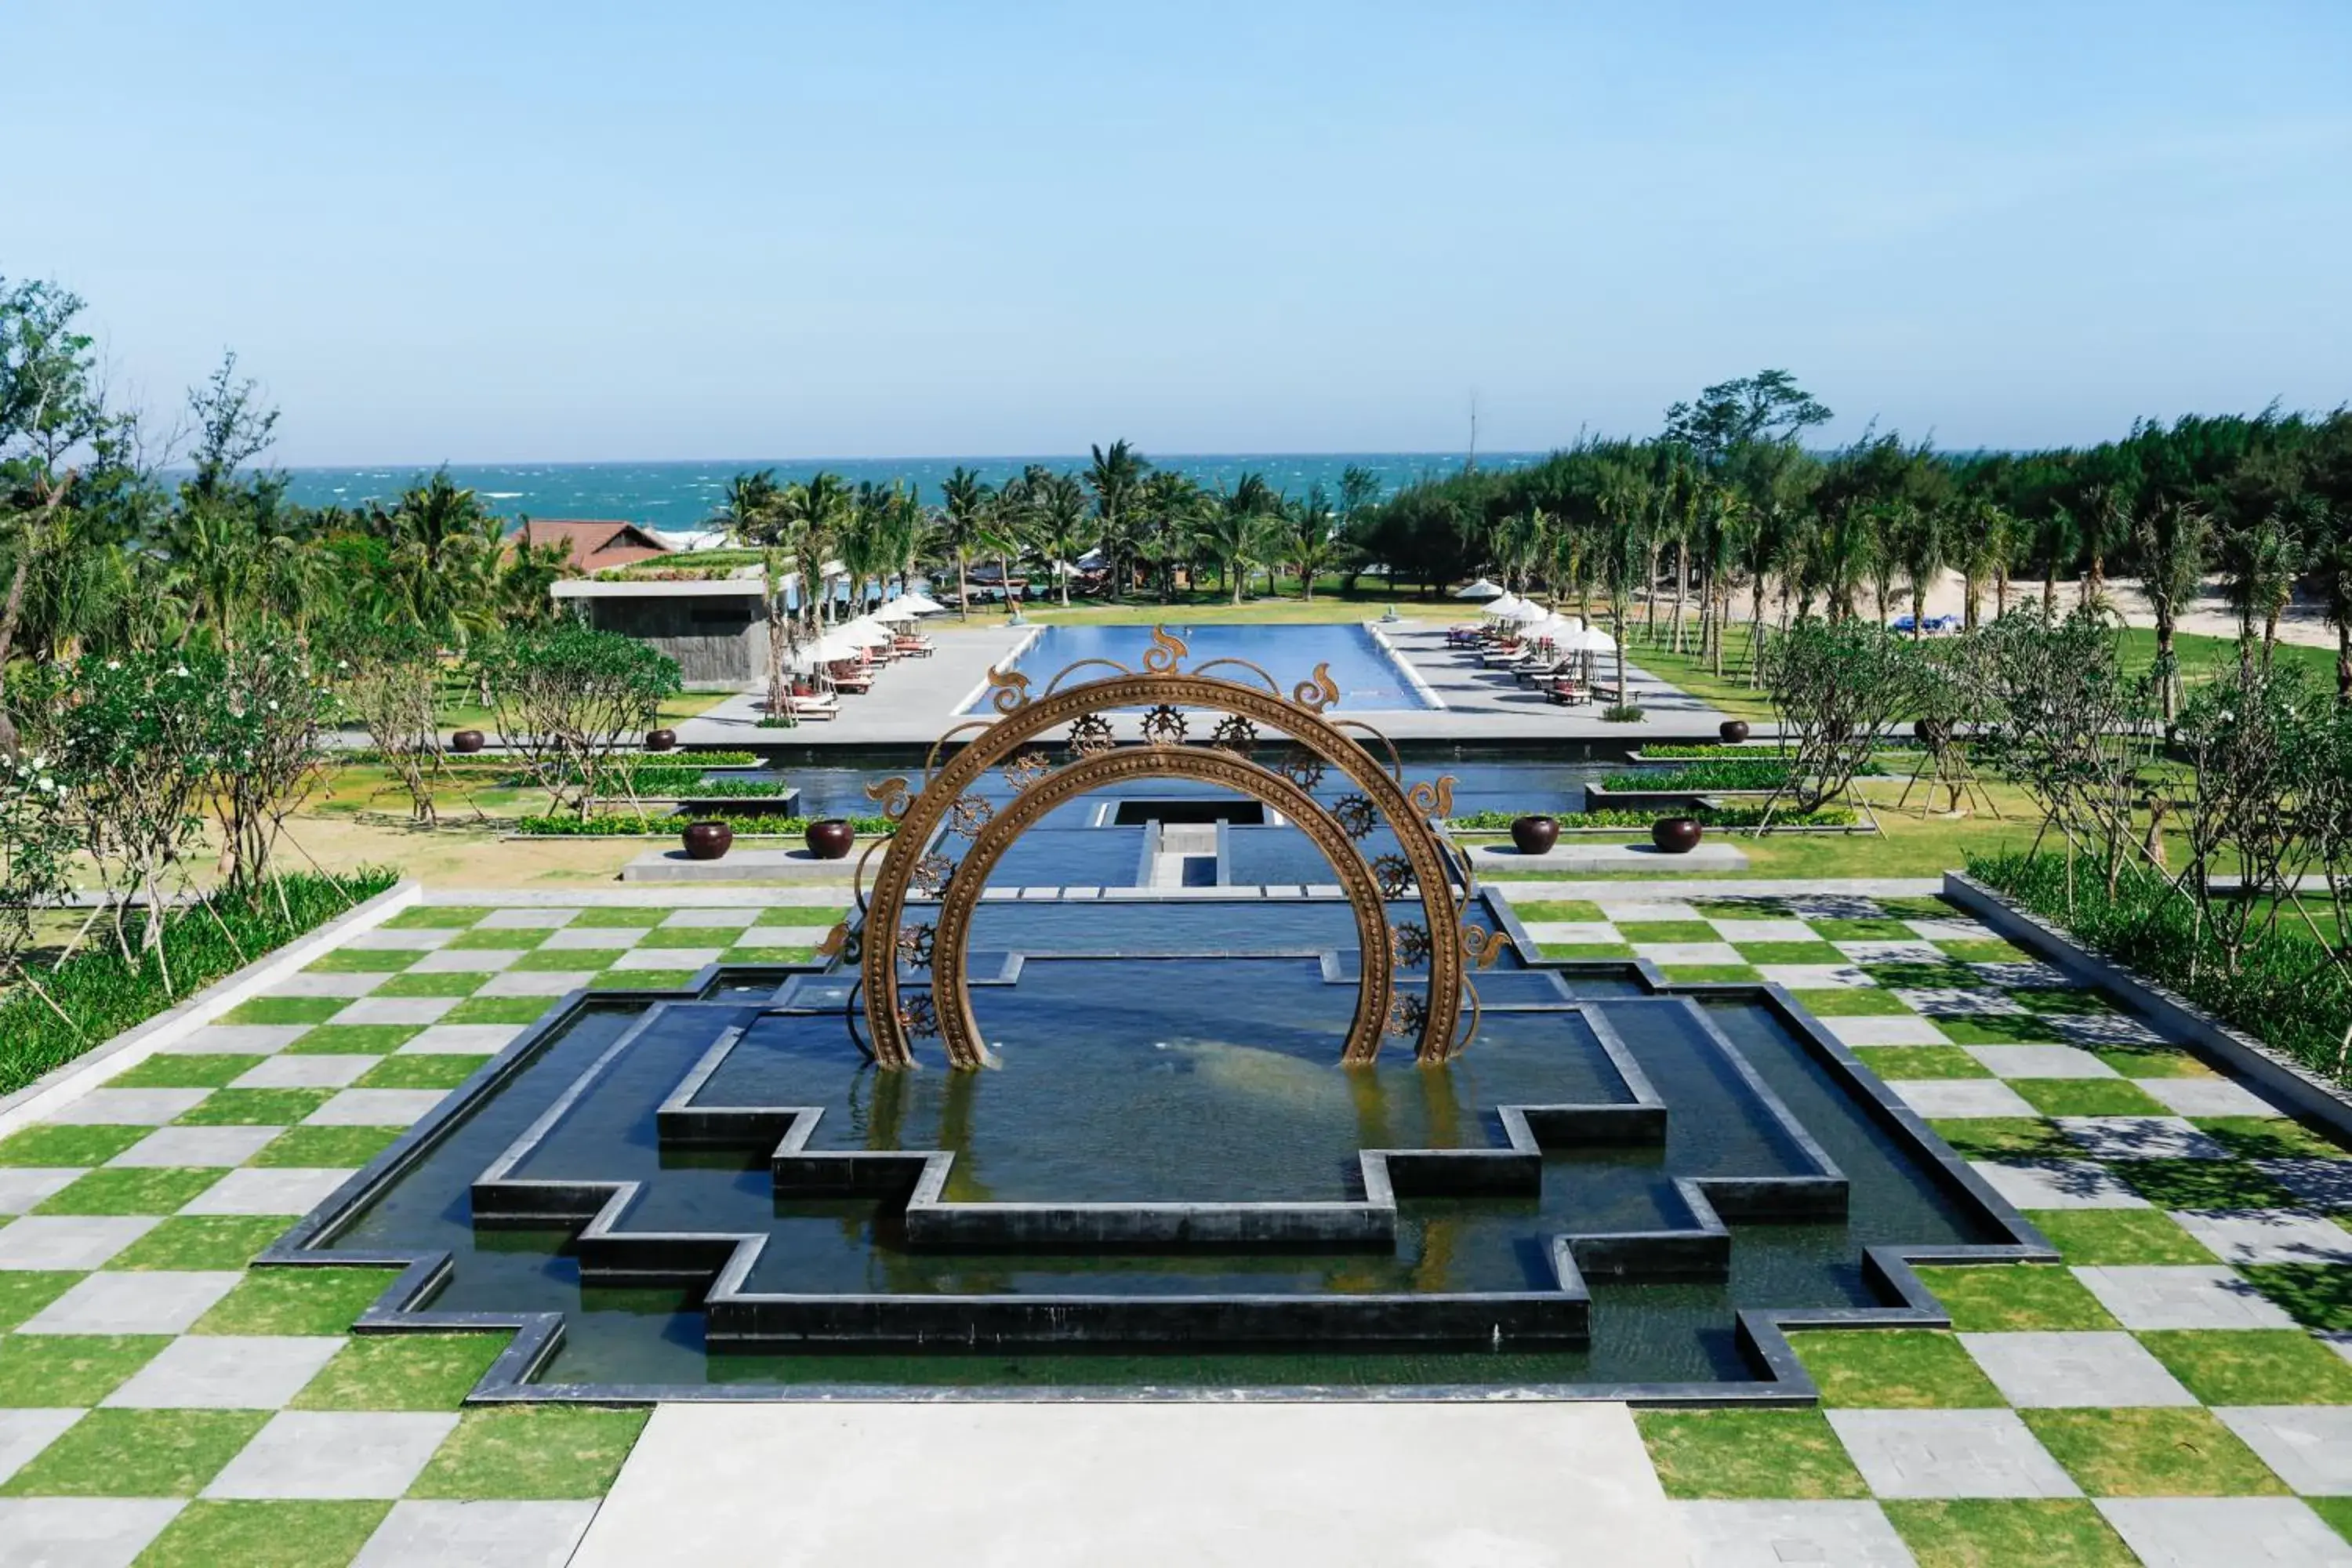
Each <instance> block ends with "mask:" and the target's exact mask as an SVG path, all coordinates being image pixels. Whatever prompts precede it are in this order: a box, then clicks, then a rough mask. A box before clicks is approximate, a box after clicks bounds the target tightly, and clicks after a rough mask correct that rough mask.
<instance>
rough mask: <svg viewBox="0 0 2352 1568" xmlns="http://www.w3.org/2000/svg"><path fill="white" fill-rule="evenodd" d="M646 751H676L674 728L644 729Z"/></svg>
mask: <svg viewBox="0 0 2352 1568" xmlns="http://www.w3.org/2000/svg"><path fill="white" fill-rule="evenodd" d="M646 751H648V752H675V751H677V731H675V730H648V731H646Z"/></svg>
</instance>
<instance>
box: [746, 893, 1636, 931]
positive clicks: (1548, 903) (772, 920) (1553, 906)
mask: <svg viewBox="0 0 2352 1568" xmlns="http://www.w3.org/2000/svg"><path fill="white" fill-rule="evenodd" d="M1510 905H1511V912H1512V913H1513V914H1515V915H1517V916H1518V917H1519V919H1520V920H1521V921H1581V922H1583V923H1585V924H1591V923H1594V922H1596V921H1601V920H1605V919H1606V918H1607V917H1606V916H1604V915H1603V914H1601V906H1600V905H1599V904H1596V903H1593V902H1591V900H1585V899H1526V900H1520V899H1513V900H1510ZM841 913H842V911H839V910H831V911H826V912H825V923H827V924H830V923H831V922H832V921H835V920H838V919H839V918H840V916H841ZM787 921H791V922H792V923H795V924H798V923H808V924H814V923H816V922H815V921H807V922H801V921H799V920H798V918H797V916H796V915H795V914H794V912H793V910H792V909H791V908H789V907H788V908H783V909H773V910H762V911H761V914H760V923H761V925H782V924H785V923H786V922H787Z"/></svg>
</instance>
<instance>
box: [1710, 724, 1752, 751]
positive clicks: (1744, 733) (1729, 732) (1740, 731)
mask: <svg viewBox="0 0 2352 1568" xmlns="http://www.w3.org/2000/svg"><path fill="white" fill-rule="evenodd" d="M1715 732H1716V733H1717V734H1718V735H1720V736H1722V737H1723V743H1724V744H1725V745H1727V746H1736V745H1738V744H1739V742H1742V741H1744V740H1746V739H1748V721H1747V720H1745V719H1726V720H1725V721H1723V722H1722V723H1720V724H1717V726H1716V727H1715Z"/></svg>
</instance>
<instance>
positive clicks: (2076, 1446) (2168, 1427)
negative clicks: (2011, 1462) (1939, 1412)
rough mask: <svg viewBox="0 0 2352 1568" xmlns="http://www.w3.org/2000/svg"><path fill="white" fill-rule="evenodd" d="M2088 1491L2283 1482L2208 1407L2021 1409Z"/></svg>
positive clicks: (2264, 1488)
mask: <svg viewBox="0 0 2352 1568" xmlns="http://www.w3.org/2000/svg"><path fill="white" fill-rule="evenodd" d="M2018 1414H2019V1415H2021V1416H2022V1417H2023V1418H2024V1421H2025V1424H2026V1426H2028V1427H2030V1428H2032V1432H2033V1435H2034V1436H2036V1437H2038V1438H2040V1439H2041V1441H2042V1447H2045V1448H2047V1449H2049V1450H2050V1457H2051V1458H2053V1459H2055V1460H2057V1461H2058V1463H2059V1464H2060V1465H2062V1466H2063V1467H2064V1468H2065V1471H2066V1473H2067V1474H2068V1475H2070V1476H2072V1477H2074V1481H2075V1484H2076V1485H2078V1486H2080V1487H2081V1488H2082V1489H2084V1491H2086V1492H2088V1493H2089V1494H2090V1495H2091V1496H2093V1497H2277V1496H2282V1495H2284V1494H2285V1493H2286V1491H2287V1490H2288V1488H2287V1485H2286V1483H2285V1482H2284V1481H2282V1480H2280V1479H2278V1477H2276V1476H2274V1475H2273V1474H2272V1473H2271V1469H2270V1467H2269V1466H2268V1465H2265V1464H2263V1462H2262V1460H2260V1459H2258V1458H2255V1457H2254V1451H2253V1450H2252V1448H2249V1447H2246V1445H2245V1444H2244V1443H2242V1441H2240V1440H2239V1437H2238V1435H2237V1434H2236V1433H2234V1432H2232V1431H2231V1430H2230V1429H2229V1428H2228V1427H2227V1426H2222V1425H2221V1422H2220V1420H2218V1419H2217V1418H2216V1417H2215V1416H2214V1415H2213V1413H2212V1412H2211V1411H2210V1410H2201V1409H2195V1410H2193V1409H2185V1408H2178V1407H2161V1408H2156V1409H2130V1410H2023V1411H2020V1412H2019V1413H2018Z"/></svg>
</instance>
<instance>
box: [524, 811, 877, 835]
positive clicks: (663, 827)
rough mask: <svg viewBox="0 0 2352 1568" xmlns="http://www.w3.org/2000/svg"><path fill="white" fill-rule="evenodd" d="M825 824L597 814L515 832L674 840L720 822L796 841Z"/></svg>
mask: <svg viewBox="0 0 2352 1568" xmlns="http://www.w3.org/2000/svg"><path fill="white" fill-rule="evenodd" d="M822 820H824V818H820V817H814V816H752V815H743V816H730V815H728V814H727V813H725V812H718V813H706V812H699V811H698V812H694V813H692V814H690V815H689V814H687V813H684V812H680V813H677V814H674V815H671V816H646V815H641V814H639V813H635V812H627V811H599V812H595V813H593V814H592V815H590V816H586V817H582V816H574V815H564V816H525V817H521V818H519V819H518V820H517V821H516V823H515V831H516V832H517V833H520V834H522V835H524V836H526V837H532V838H611V837H630V838H640V837H642V838H668V837H674V836H676V835H677V832H678V831H679V830H680V829H682V828H683V827H685V826H686V825H687V824H688V823H689V822H723V823H725V824H727V826H730V827H731V828H733V829H734V830H735V831H736V832H737V833H739V834H744V835H765V836H767V837H780V836H790V837H799V836H800V835H801V834H803V833H804V832H806V831H807V830H808V825H809V824H810V823H812V822H817V821H822ZM849 826H851V827H852V828H854V829H855V830H856V833H857V836H858V837H861V838H878V837H886V836H887V835H889V834H891V833H895V832H897V831H898V823H897V822H895V821H893V820H892V819H891V818H889V817H887V816H853V817H851V818H850V819H849Z"/></svg>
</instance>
